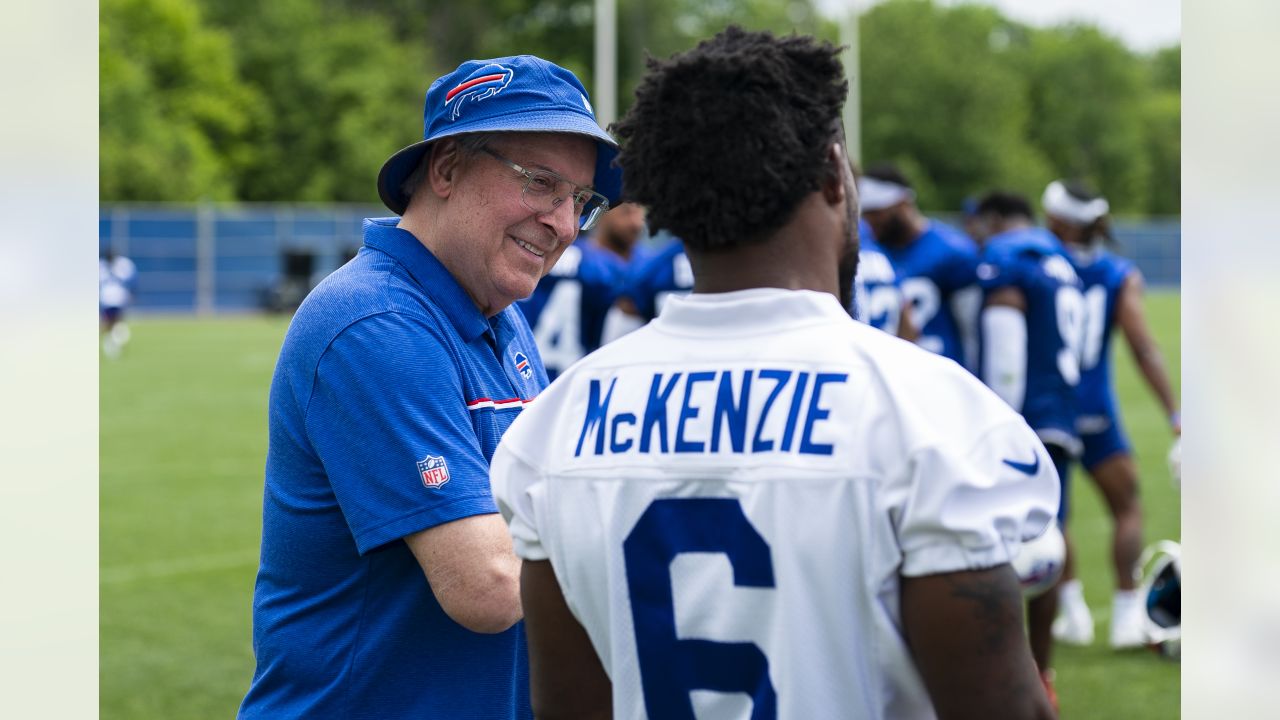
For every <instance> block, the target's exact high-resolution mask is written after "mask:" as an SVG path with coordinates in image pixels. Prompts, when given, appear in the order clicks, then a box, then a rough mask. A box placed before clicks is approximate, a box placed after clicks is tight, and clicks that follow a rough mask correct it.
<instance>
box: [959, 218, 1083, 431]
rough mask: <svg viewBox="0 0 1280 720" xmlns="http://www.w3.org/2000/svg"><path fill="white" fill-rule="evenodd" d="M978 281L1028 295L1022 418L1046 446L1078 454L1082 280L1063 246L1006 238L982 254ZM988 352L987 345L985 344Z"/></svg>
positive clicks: (1029, 233) (1019, 234)
mask: <svg viewBox="0 0 1280 720" xmlns="http://www.w3.org/2000/svg"><path fill="white" fill-rule="evenodd" d="M981 260H982V264H981V265H980V266H979V267H978V277H979V278H980V280H981V283H982V287H983V289H984V290H985V291H986V292H988V293H990V292H993V291H995V290H999V289H1002V288H1006V287H1013V288H1016V289H1018V290H1020V291H1022V295H1023V297H1024V298H1025V300H1026V304H1027V317H1026V320H1027V375H1026V391H1025V395H1024V399H1023V403H1022V416H1023V417H1024V418H1026V420H1027V424H1029V425H1030V426H1031V427H1032V429H1034V430H1035V431H1036V433H1037V434H1038V435H1040V438H1041V439H1042V440H1044V442H1046V443H1054V444H1057V445H1060V446H1062V447H1064V448H1066V449H1068V450H1070V451H1071V452H1072V453H1076V452H1078V450H1079V439H1078V438H1077V436H1076V429H1075V420H1076V396H1075V393H1076V386H1077V385H1078V384H1079V383H1080V348H1081V345H1082V343H1083V341H1084V322H1085V316H1084V298H1083V296H1082V295H1081V292H1080V287H1081V286H1080V279H1079V277H1078V276H1077V275H1076V271H1075V269H1074V268H1073V267H1072V265H1071V260H1070V258H1069V257H1068V256H1067V254H1066V251H1065V250H1064V249H1063V248H1062V244H1061V243H1060V242H1059V241H1058V239H1057V238H1056V237H1054V235H1053V234H1052V233H1050V232H1049V231H1048V230H1045V229H1043V228H1025V229H1020V230H1011V231H1009V232H1005V233H1000V234H999V235H995V236H993V237H991V238H990V239H989V240H987V243H986V245H985V247H983V250H982V256H981ZM983 346H984V347H985V346H986V344H985V343H984V344H983Z"/></svg>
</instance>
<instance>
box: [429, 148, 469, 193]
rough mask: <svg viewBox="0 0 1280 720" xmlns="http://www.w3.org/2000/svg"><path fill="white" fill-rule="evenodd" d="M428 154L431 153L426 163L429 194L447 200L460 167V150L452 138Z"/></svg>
mask: <svg viewBox="0 0 1280 720" xmlns="http://www.w3.org/2000/svg"><path fill="white" fill-rule="evenodd" d="M428 152H430V153H431V159H430V160H428V161H427V182H428V183H429V184H430V186H431V192H433V193H435V194H436V195H437V196H438V197H440V198H447V197H449V196H450V195H452V194H453V188H454V185H455V183H456V181H457V177H458V174H459V170H460V169H461V167H462V152H461V149H460V148H459V147H458V143H457V142H456V141H455V140H454V139H453V138H445V139H444V140H441V141H440V142H438V143H436V144H435V145H434V146H432V148H431V149H430V150H429V151H428Z"/></svg>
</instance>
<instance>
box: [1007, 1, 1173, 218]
mask: <svg viewBox="0 0 1280 720" xmlns="http://www.w3.org/2000/svg"><path fill="white" fill-rule="evenodd" d="M1024 67H1025V68H1026V70H1027V75H1028V77H1029V79H1030V88H1031V93H1030V97H1031V108H1032V115H1031V125H1030V130H1031V135H1030V137H1031V139H1032V140H1033V142H1035V144H1036V145H1037V146H1038V147H1039V148H1040V150H1041V151H1042V152H1043V153H1044V154H1045V156H1046V157H1048V159H1049V161H1050V162H1051V163H1052V167H1053V171H1054V173H1055V174H1056V175H1058V176H1061V177H1066V178H1072V179H1078V180H1081V181H1084V182H1086V183H1087V184H1089V185H1091V186H1093V187H1095V188H1097V189H1099V190H1100V191H1101V192H1102V193H1103V194H1105V195H1106V196H1107V198H1108V199H1109V200H1110V201H1111V207H1112V210H1113V211H1118V212H1120V213H1135V212H1145V211H1146V209H1147V203H1148V198H1149V193H1150V189H1151V157H1150V155H1149V154H1148V152H1147V134H1146V132H1145V129H1144V127H1143V124H1144V122H1143V121H1144V117H1145V116H1146V113H1145V112H1144V110H1145V105H1146V103H1147V98H1148V97H1149V96H1150V86H1149V84H1148V83H1147V81H1146V73H1144V67H1143V63H1142V61H1141V60H1140V59H1139V58H1137V57H1136V56H1135V55H1134V54H1133V53H1131V52H1130V51H1129V50H1128V49H1127V48H1125V46H1124V45H1122V44H1121V43H1120V41H1119V40H1117V39H1115V38H1113V37H1111V36H1109V35H1106V34H1104V33H1103V32H1102V31H1100V30H1098V29H1097V28H1096V27H1092V26H1086V25H1069V26H1065V27H1059V28H1051V29H1047V30H1041V31H1038V32H1036V33H1034V34H1033V35H1032V41H1031V44H1030V46H1029V47H1028V48H1027V51H1026V53H1025V63H1024Z"/></svg>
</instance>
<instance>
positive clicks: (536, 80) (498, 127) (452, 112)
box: [378, 55, 622, 215]
mask: <svg viewBox="0 0 1280 720" xmlns="http://www.w3.org/2000/svg"><path fill="white" fill-rule="evenodd" d="M422 126H423V127H422V141H421V142H417V143H414V144H412V145H410V146H409V147H406V148H404V149H402V150H400V151H399V152H397V153H396V154H395V155H392V156H391V157H390V158H388V159H387V161H386V162H385V163H383V165H382V170H381V171H380V172H379V173H378V195H379V196H380V197H381V198H382V202H383V203H385V204H386V206H387V207H389V208H391V210H392V211H393V212H395V213H396V214H397V215H403V214H404V211H405V208H407V207H409V196H408V195H406V194H405V193H404V191H403V190H402V189H401V185H403V184H404V181H405V179H406V178H408V177H409V175H411V174H412V173H413V171H414V170H415V169H417V167H418V164H419V163H421V162H422V158H423V156H424V155H426V152H427V147H428V146H429V145H430V144H431V143H433V142H435V141H436V140H439V139H441V138H446V137H451V136H453V135H462V134H464V133H477V132H555V133H573V134H577V135H583V136H586V137H589V138H592V139H593V140H595V141H596V172H595V180H594V183H593V184H594V186H595V188H594V189H595V191H596V192H598V193H600V194H601V195H604V196H605V197H607V198H608V199H609V204H610V205H617V204H618V200H619V198H620V197H621V195H622V170H621V168H619V167H618V166H617V165H615V164H614V162H613V161H614V158H616V157H617V156H618V143H617V141H615V140H614V139H613V138H611V137H609V134H608V133H606V132H605V131H604V130H602V129H600V125H599V124H598V123H597V122H596V117H595V112H594V111H593V110H592V109H591V103H590V102H589V101H588V100H587V91H586V89H585V88H583V87H582V83H580V82H578V78H577V77H575V76H574V74H573V73H571V72H569V71H568V70H565V69H564V68H562V67H560V66H559V65H556V64H555V63H550V62H547V61H546V60H543V59H542V58H538V57H534V56H532V55H516V56H514V57H501V58H494V59H492V60H468V61H466V62H464V63H462V64H461V65H459V66H458V69H457V70H454V71H453V72H451V73H449V74H448V75H445V76H444V77H441V78H439V79H438V80H436V81H435V82H433V83H431V87H430V88H429V89H428V90H427V100H426V105H425V107H424V108H423V111H422Z"/></svg>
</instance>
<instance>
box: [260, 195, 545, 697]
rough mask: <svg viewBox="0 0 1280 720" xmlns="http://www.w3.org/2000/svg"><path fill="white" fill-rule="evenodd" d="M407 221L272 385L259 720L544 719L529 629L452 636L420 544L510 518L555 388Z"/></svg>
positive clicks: (531, 352) (323, 305)
mask: <svg viewBox="0 0 1280 720" xmlns="http://www.w3.org/2000/svg"><path fill="white" fill-rule="evenodd" d="M397 221H398V218H386V219H377V220H366V221H365V224H364V240H365V245H364V247H363V248H361V250H360V252H359V254H357V255H356V257H355V258H354V259H353V260H352V261H351V262H349V263H347V264H346V265H344V266H343V267H342V268H340V269H339V270H337V271H336V272H334V273H333V274H332V275H330V276H329V277H328V278H326V279H325V280H324V281H323V282H321V283H320V284H319V285H318V286H317V287H316V289H315V290H314V291H312V293H311V294H310V295H309V296H308V297H307V299H306V301H305V302H303V304H302V306H301V307H300V308H299V309H298V312H297V314H296V315H295V316H294V318H293V322H292V323H291V324H290V326H289V331H288V334H287V335H286V336H285V341H284V347H283V348H282V349H281V351H280V359H279V362H278V363H277V365H276V370H275V377H274V379H273V380H272V383H271V399H270V418H269V425H270V438H269V447H268V451H267V467H266V492H265V496H264V500H263V522H262V524H263V528H262V558H261V565H260V568H259V571H258V578H257V583H256V585H255V588H254V599H253V649H254V655H255V656H256V658H257V668H256V670H255V672H254V676H253V683H252V685H251V687H250V688H249V692H248V694H247V696H246V697H245V699H244V702H243V704H242V705H241V707H240V717H242V718H300V717H316V718H409V717H412V718H451V719H454V718H476V719H477V720H479V719H481V718H483V719H485V720H488V719H491V718H513V717H514V718H527V717H531V716H532V714H531V712H530V709H529V699H528V666H527V654H526V649H525V639H524V629H523V625H516V626H515V627H513V628H511V629H510V630H507V631H506V632H503V633H498V634H495V635H483V634H478V633H473V632H471V631H469V630H467V629H465V628H463V627H462V626H460V625H458V624H457V623H455V622H454V621H453V620H451V619H450V618H449V617H448V616H447V615H446V614H445V613H444V611H443V610H442V609H441V608H440V605H439V604H438V603H437V602H436V599H435V595H434V594H433V593H432V592H431V588H430V587H429V586H428V584H427V580H426V577H425V576H424V574H423V572H422V569H421V568H420V567H419V565H418V562H417V560H416V559H415V558H414V556H413V553H412V552H411V551H410V550H409V547H408V546H407V545H406V544H405V543H404V542H401V538H403V537H404V536H406V535H410V534H412V533H415V532H418V531H420V530H425V529H427V528H430V527H433V526H436V525H440V524H443V523H447V522H450V521H452V520H457V519H460V518H463V517H468V516H471V515H479V514H483V513H493V512H497V507H496V505H495V504H494V500H493V495H492V492H491V490H490V488H489V460H490V458H491V457H492V456H493V451H494V449H495V448H496V447H497V445H498V440H499V439H500V438H501V436H502V434H503V433H504V432H505V431H506V429H507V427H508V426H509V425H510V424H511V421H512V420H514V419H515V417H516V415H518V414H519V413H520V410H521V408H522V407H523V404H524V403H525V402H528V401H529V400H531V399H532V398H533V397H534V396H535V395H536V394H537V393H538V392H539V391H540V390H541V389H542V388H543V387H545V385H546V382H547V380H546V374H545V373H544V371H543V370H542V363H541V360H540V359H539V358H538V354H537V352H538V351H537V348H536V347H535V345H534V341H533V336H532V334H531V333H530V331H529V326H528V324H527V323H526V322H525V320H524V316H523V315H522V314H521V313H520V311H519V310H517V309H515V308H514V307H509V308H507V309H505V310H503V311H502V312H501V313H499V314H498V315H496V316H494V317H492V318H486V317H485V316H484V315H483V314H482V313H481V312H480V311H479V310H478V309H477V308H476V306H475V305H474V304H473V303H472V302H471V300H470V298H469V297H468V296H467V294H466V292H465V291H464V290H463V289H462V287H461V286H460V285H458V283H457V282H456V281H455V280H454V279H453V277H452V276H451V275H450V274H449V272H448V271H447V270H446V269H445V268H444V266H443V265H441V264H440V262H439V261H438V260H437V259H436V258H435V257H434V256H433V255H432V254H431V253H430V252H429V251H428V250H427V249H426V248H425V247H424V246H423V245H422V244H421V243H419V242H418V241H417V239H415V238H414V237H413V235H411V234H409V233H408V232H405V231H403V230H400V229H397V228H396V227H395V223H396V222H397Z"/></svg>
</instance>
